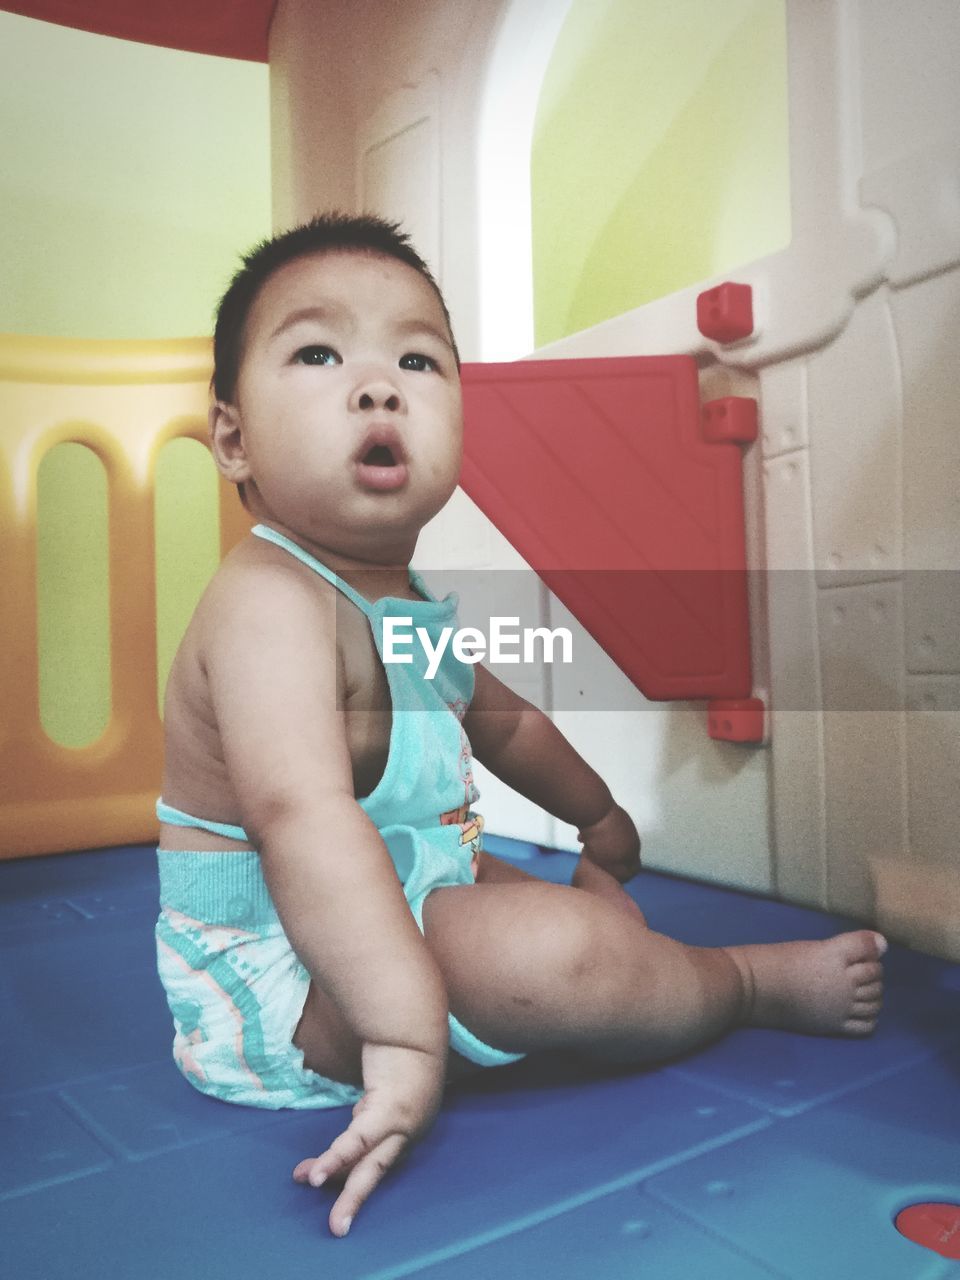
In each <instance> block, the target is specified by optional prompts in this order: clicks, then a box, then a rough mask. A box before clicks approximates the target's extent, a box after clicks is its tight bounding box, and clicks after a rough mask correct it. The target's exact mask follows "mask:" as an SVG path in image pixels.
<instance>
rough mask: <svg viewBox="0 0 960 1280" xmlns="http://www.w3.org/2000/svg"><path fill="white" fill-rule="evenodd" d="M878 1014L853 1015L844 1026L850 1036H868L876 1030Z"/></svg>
mask: <svg viewBox="0 0 960 1280" xmlns="http://www.w3.org/2000/svg"><path fill="white" fill-rule="evenodd" d="M876 1026H877V1014H876V1013H874V1014H859V1013H851V1014H850V1017H849V1018H847V1020H846V1022H844V1024H843V1030H844V1031H845V1032H846V1034H847V1035H848V1036H868V1035H870V1034H871V1033H872V1032H873V1031H875V1030H876Z"/></svg>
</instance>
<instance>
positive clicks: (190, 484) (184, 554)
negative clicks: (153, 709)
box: [154, 439, 239, 718]
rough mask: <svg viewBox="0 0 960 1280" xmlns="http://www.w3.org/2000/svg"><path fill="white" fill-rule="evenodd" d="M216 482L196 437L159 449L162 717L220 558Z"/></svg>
mask: <svg viewBox="0 0 960 1280" xmlns="http://www.w3.org/2000/svg"><path fill="white" fill-rule="evenodd" d="M218 488H219V478H218V476H217V469H216V467H215V466H214V462H213V458H212V457H211V456H210V451H209V450H208V449H206V448H204V446H203V445H202V444H200V443H199V442H198V441H196V440H182V439H181V440H171V441H169V443H168V444H166V445H164V447H163V448H162V449H161V451H160V456H159V458H158V459H157V471H156V489H155V495H154V527H155V529H156V558H157V697H158V709H159V713H160V716H161V718H162V716H163V695H164V691H165V690H166V687H167V676H168V675H169V672H170V664H171V663H172V662H173V659H174V655H175V654H176V651H177V646H178V645H179V643H180V641H181V639H182V638H183V633H184V631H186V629H187V624H188V623H189V621H190V618H191V616H192V614H193V611H194V609H195V608H196V605H197V601H198V600H199V599H200V596H201V595H202V593H203V589H204V587H205V586H206V585H207V583H208V582H209V581H210V579H211V577H212V576H213V573H214V570H215V569H216V567H217V565H218V564H219V563H220V512H219V507H218V502H217V490H218ZM234 501H235V502H239V498H237V497H234Z"/></svg>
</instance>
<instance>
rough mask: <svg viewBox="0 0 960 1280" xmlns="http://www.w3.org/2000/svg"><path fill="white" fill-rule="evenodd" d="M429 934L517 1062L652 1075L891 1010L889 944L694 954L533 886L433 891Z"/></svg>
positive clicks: (456, 1006) (855, 936)
mask: <svg viewBox="0 0 960 1280" xmlns="http://www.w3.org/2000/svg"><path fill="white" fill-rule="evenodd" d="M424 925H425V932H426V938H427V942H428V943H429V945H430V947H431V950H432V951H433V953H434V955H435V957H436V959H437V962H438V964H439V965H440V969H441V971H442V973H443V975H444V978H445V980H446V984H447V991H448V995H449V999H450V1008H451V1012H453V1013H454V1014H455V1015H456V1016H457V1017H458V1018H459V1019H460V1020H461V1021H462V1022H463V1023H464V1024H465V1025H466V1026H467V1027H469V1028H470V1030H471V1031H473V1032H474V1034H475V1035H477V1036H479V1037H480V1038H481V1039H482V1040H485V1041H486V1042H487V1043H488V1044H491V1045H494V1046H495V1047H497V1048H502V1049H506V1050H509V1051H513V1052H531V1051H535V1050H541V1049H551V1048H563V1049H576V1050H580V1051H584V1052H588V1053H591V1054H593V1055H595V1056H597V1057H601V1058H604V1059H608V1060H617V1061H633V1062H652V1061H657V1060H661V1059H664V1058H670V1057H673V1056H675V1055H677V1054H680V1053H684V1052H687V1051H689V1050H691V1049H694V1048H697V1047H698V1046H700V1045H702V1044H705V1043H707V1042H709V1041H710V1040H713V1039H715V1038H716V1037H717V1036H720V1035H722V1034H723V1033H724V1032H726V1031H729V1030H731V1029H732V1028H733V1027H735V1026H738V1025H743V1024H748V1023H749V1024H753V1025H759V1026H778V1027H786V1028H790V1029H794V1030H798V1031H807V1032H813V1033H818V1034H848V1035H862V1034H865V1033H867V1032H869V1031H871V1030H872V1029H873V1026H874V1025H875V1022H876V1017H877V1014H878V1012H879V1008H880V977H881V971H880V964H879V956H880V954H882V950H883V949H885V944H884V943H883V940H882V939H880V937H879V935H877V934H874V933H872V932H870V931H868V930H860V931H857V932H855V933H848V934H841V935H839V936H838V937H836V938H831V939H829V940H828V941H826V942H798V943H782V944H774V945H771V946H755V947H752V946H751V947H728V948H723V947H717V948H704V947H689V946H685V945H684V944H682V943H679V942H675V941H674V940H672V939H670V938H667V937H665V936H664V935H662V934H658V933H656V932H654V931H653V930H651V929H648V928H646V927H645V926H644V925H643V923H642V922H641V921H640V920H638V919H635V918H634V917H632V916H631V915H630V914H629V913H628V912H625V911H620V910H618V909H617V908H616V907H614V906H612V905H611V904H610V903H609V902H607V901H605V900H604V899H602V898H600V897H595V896H594V895H592V894H585V893H579V892H577V891H575V890H572V889H566V888H563V887H560V886H556V885H549V884H543V883H538V882H535V881H531V882H525V883H514V884H487V885H484V884H478V885H475V886H470V887H455V888H447V889H438V890H435V891H434V893H432V894H431V895H430V897H429V898H428V899H427V902H426V906H425V910H424Z"/></svg>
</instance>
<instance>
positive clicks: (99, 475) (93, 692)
mask: <svg viewBox="0 0 960 1280" xmlns="http://www.w3.org/2000/svg"><path fill="white" fill-rule="evenodd" d="M108 583H109V579H108V573H107V476H106V472H105V471H104V469H103V464H102V463H101V462H100V459H99V458H98V457H97V455H96V454H95V453H93V452H92V451H91V450H90V449H86V448H84V446H83V445H79V444H71V443H64V444H58V445H57V446H56V447H55V448H53V449H51V450H50V452H49V453H48V454H47V455H46V457H45V458H44V459H43V461H42V462H41V463H40V467H39V470H38V473H37V638H38V658H39V668H40V723H41V724H42V725H43V728H44V731H45V732H46V733H47V734H48V735H49V737H51V738H52V739H53V741H54V742H58V743H60V745H61V746H65V747H84V746H88V745H89V744H90V743H91V742H95V741H96V740H97V738H99V737H100V735H101V734H102V733H103V732H104V730H105V729H106V727H107V722H108V720H109V718H110V602H109V585H108Z"/></svg>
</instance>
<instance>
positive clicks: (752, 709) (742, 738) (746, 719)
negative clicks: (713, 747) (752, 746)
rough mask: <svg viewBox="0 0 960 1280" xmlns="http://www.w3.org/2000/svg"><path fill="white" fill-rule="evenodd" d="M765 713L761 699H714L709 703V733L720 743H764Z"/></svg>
mask: <svg viewBox="0 0 960 1280" xmlns="http://www.w3.org/2000/svg"><path fill="white" fill-rule="evenodd" d="M765 712H766V708H765V707H764V705H763V700H762V699H761V698H714V699H713V700H712V701H711V702H708V703H707V732H708V733H709V735H710V737H711V738H714V739H716V741H718V742H762V741H763V722H764V715H765Z"/></svg>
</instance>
